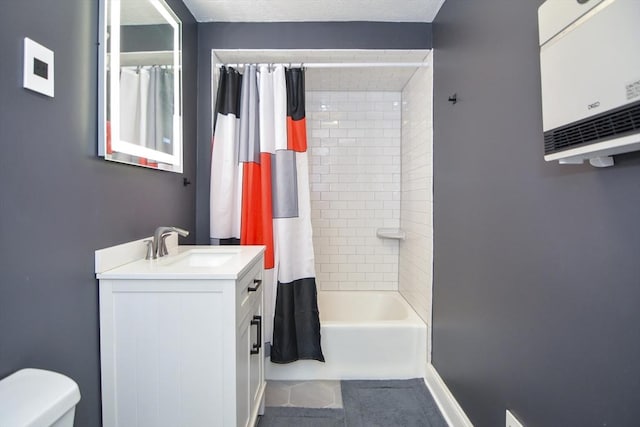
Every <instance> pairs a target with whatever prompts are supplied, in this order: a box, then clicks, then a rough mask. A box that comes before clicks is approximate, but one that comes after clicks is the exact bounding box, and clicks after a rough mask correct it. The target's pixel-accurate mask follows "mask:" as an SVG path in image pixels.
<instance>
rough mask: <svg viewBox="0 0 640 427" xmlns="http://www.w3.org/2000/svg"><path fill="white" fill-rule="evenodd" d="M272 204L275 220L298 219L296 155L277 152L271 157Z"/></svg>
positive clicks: (289, 152)
mask: <svg viewBox="0 0 640 427" xmlns="http://www.w3.org/2000/svg"><path fill="white" fill-rule="evenodd" d="M271 203H272V207H273V217H274V218H297V217H298V172H297V168H296V153H295V151H291V150H277V151H276V154H272V155H271Z"/></svg>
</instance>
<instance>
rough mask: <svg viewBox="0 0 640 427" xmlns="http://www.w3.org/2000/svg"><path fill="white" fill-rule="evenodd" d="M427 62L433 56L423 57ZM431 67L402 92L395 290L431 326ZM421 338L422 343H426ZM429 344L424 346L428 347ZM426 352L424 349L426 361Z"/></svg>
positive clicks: (431, 61)
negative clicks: (403, 235)
mask: <svg viewBox="0 0 640 427" xmlns="http://www.w3.org/2000/svg"><path fill="white" fill-rule="evenodd" d="M427 62H428V63H429V64H430V65H431V64H433V56H432V55H430V56H429V58H427ZM432 82H433V68H432V67H431V66H429V67H427V68H421V69H419V70H418V71H416V73H415V74H414V75H413V77H412V78H411V80H410V81H409V83H407V85H406V86H405V88H404V90H403V91H402V195H401V197H400V199H401V204H400V227H401V228H402V229H403V230H404V231H405V233H406V239H405V240H404V241H403V242H402V243H401V244H400V259H399V270H400V271H399V273H400V274H399V290H400V293H401V294H402V295H403V296H404V297H405V299H406V300H407V301H408V302H409V304H411V306H412V307H413V309H414V310H415V311H416V312H417V313H418V315H419V316H420V317H421V318H422V320H424V321H425V323H426V324H427V331H428V333H429V331H430V330H431V329H430V326H431V305H432V304H431V295H432V282H433V143H432V142H433V114H432V97H433V92H432ZM430 342H431V341H430V337H427V343H430ZM428 345H429V344H428ZM430 355H431V349H430V348H428V349H427V359H428V360H429V361H430V358H431V356H430Z"/></svg>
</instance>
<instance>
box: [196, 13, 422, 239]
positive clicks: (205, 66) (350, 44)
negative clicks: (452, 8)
mask: <svg viewBox="0 0 640 427" xmlns="http://www.w3.org/2000/svg"><path fill="white" fill-rule="evenodd" d="M213 49H431V24H424V23H392V22H277V23H240V22H237V23H229V22H226V23H225V22H216V23H204V24H199V25H198V52H199V53H198V179H197V183H198V192H197V197H196V229H197V241H198V243H203V244H204V243H207V244H208V243H209V176H210V168H211V126H212V125H211V90H212V88H211V86H212V85H211V50H213Z"/></svg>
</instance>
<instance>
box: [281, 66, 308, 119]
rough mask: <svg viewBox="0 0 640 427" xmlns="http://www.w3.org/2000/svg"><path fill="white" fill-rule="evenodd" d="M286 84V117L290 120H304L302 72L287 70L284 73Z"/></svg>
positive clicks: (292, 69) (300, 69)
mask: <svg viewBox="0 0 640 427" xmlns="http://www.w3.org/2000/svg"><path fill="white" fill-rule="evenodd" d="M285 80H286V84H287V116H289V117H291V119H292V120H302V119H304V118H305V104H304V102H305V97H304V90H305V88H304V70H303V69H302V68H287V71H286V73H285Z"/></svg>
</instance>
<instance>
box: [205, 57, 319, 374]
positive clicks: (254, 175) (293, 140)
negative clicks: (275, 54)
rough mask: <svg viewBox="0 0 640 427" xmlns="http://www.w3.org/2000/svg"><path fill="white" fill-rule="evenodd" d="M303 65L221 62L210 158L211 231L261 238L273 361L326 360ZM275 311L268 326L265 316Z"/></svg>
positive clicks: (248, 240)
mask: <svg viewBox="0 0 640 427" xmlns="http://www.w3.org/2000/svg"><path fill="white" fill-rule="evenodd" d="M304 96H305V94H304V70H302V69H300V68H294V69H286V70H285V68H284V67H283V66H275V67H267V66H260V67H259V69H258V67H257V66H256V65H248V66H246V67H245V70H244V74H240V73H239V72H238V71H237V70H235V69H233V68H225V67H223V68H222V69H221V70H220V78H219V82H218V92H217V98H216V107H215V112H214V135H213V146H212V159H211V197H210V208H211V209H210V233H211V238H212V239H220V240H223V239H239V240H240V244H246V245H256V244H257V245H265V246H266V248H267V249H266V252H265V269H267V270H266V271H265V278H264V280H263V282H264V283H265V317H266V319H267V328H266V331H265V332H266V334H265V335H266V337H267V338H266V340H267V341H269V338H271V339H270V340H271V361H272V362H275V363H289V362H293V361H296V360H299V359H314V360H319V361H324V357H323V354H322V349H321V346H320V321H319V316H318V305H317V297H316V281H315V267H314V254H313V241H312V229H311V213H310V211H311V207H310V206H311V202H310V195H309V172H308V158H307V138H306V122H305V105H304ZM271 318H273V324H272V330H271V328H270V327H269V326H270V325H269V323H270V322H269V320H270V319H271Z"/></svg>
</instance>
